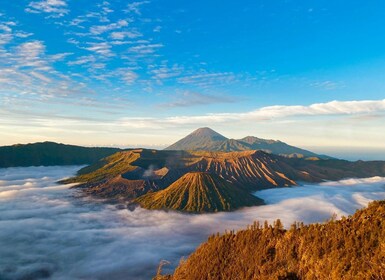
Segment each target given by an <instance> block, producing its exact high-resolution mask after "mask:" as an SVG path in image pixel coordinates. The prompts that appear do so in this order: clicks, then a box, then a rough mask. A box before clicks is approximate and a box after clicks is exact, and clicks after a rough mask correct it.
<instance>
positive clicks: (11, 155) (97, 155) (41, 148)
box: [0, 142, 120, 168]
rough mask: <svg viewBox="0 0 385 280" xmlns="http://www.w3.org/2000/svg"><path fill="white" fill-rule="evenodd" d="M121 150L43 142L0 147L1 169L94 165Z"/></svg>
mask: <svg viewBox="0 0 385 280" xmlns="http://www.w3.org/2000/svg"><path fill="white" fill-rule="evenodd" d="M118 151H120V149H115V148H98V147H95V148H93V147H92V148H87V147H80V146H73V145H65V144H58V143H54V142H42V143H33V144H25V145H24V144H23V145H22V144H18V145H12V146H3V147H0V168H4V167H17V166H52V165H81V164H92V163H95V162H97V161H98V160H100V159H101V158H104V157H107V156H109V155H112V154H114V153H116V152H118Z"/></svg>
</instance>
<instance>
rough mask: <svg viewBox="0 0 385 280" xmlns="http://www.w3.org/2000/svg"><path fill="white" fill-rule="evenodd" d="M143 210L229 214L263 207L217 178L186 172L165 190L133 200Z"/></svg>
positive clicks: (211, 175) (258, 201)
mask: <svg viewBox="0 0 385 280" xmlns="http://www.w3.org/2000/svg"><path fill="white" fill-rule="evenodd" d="M135 201H136V202H138V203H139V204H140V205H141V206H142V207H143V208H147V209H173V210H180V211H185V212H194V213H202V212H218V211H231V210H235V209H237V208H240V207H245V206H254V205H261V204H263V202H262V200H261V199H258V198H256V197H254V196H252V195H251V194H249V193H247V192H244V191H242V190H239V189H237V188H236V187H234V186H233V185H231V184H230V183H228V182H226V181H225V180H223V179H222V178H220V177H219V176H217V175H214V174H209V173H205V172H190V173H187V174H185V175H184V176H182V177H181V178H180V179H178V180H177V181H176V182H174V183H173V184H171V185H170V186H169V187H168V188H166V189H164V190H161V191H158V192H156V193H149V194H146V195H143V196H141V197H139V198H138V199H136V200H135Z"/></svg>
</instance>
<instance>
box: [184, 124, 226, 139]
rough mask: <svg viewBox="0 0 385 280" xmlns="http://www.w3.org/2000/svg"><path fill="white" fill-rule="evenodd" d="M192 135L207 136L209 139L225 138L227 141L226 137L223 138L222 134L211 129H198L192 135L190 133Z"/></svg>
mask: <svg viewBox="0 0 385 280" xmlns="http://www.w3.org/2000/svg"><path fill="white" fill-rule="evenodd" d="M190 135H194V136H206V137H207V136H208V137H219V138H223V139H224V140H226V139H227V138H226V137H225V136H223V135H222V134H219V133H218V132H216V131H215V130H212V129H211V128H209V127H201V128H198V129H197V130H194V131H193V132H192V133H190Z"/></svg>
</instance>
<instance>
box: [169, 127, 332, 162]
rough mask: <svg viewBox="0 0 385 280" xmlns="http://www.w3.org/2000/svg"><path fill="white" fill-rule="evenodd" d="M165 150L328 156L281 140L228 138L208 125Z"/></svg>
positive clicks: (248, 137) (252, 137)
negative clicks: (251, 151)
mask: <svg viewBox="0 0 385 280" xmlns="http://www.w3.org/2000/svg"><path fill="white" fill-rule="evenodd" d="M165 150H186V151H222V152H232V151H248V150H263V151H265V152H267V153H272V154H276V155H282V156H287V157H305V158H307V157H319V158H324V159H326V158H330V157H327V156H324V155H317V154H316V153H313V152H310V151H307V150H304V149H301V148H297V147H294V146H290V145H288V144H286V143H284V142H281V141H275V140H266V139H261V138H257V137H254V136H247V137H245V138H242V139H239V140H236V139H228V138H226V137H224V136H223V135H221V134H219V133H217V132H215V131H214V130H212V129H210V128H208V127H204V128H199V129H197V130H195V131H194V132H192V133H191V134H189V135H187V136H186V137H184V138H183V139H181V140H179V141H177V142H176V143H174V144H172V145H171V146H169V147H167V148H166V149H165Z"/></svg>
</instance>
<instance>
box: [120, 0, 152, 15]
mask: <svg viewBox="0 0 385 280" xmlns="http://www.w3.org/2000/svg"><path fill="white" fill-rule="evenodd" d="M149 3H150V1H138V2H133V3H130V4H128V5H127V9H126V10H125V11H126V12H127V13H135V14H137V15H140V14H141V11H140V7H141V6H143V5H145V4H149Z"/></svg>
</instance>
